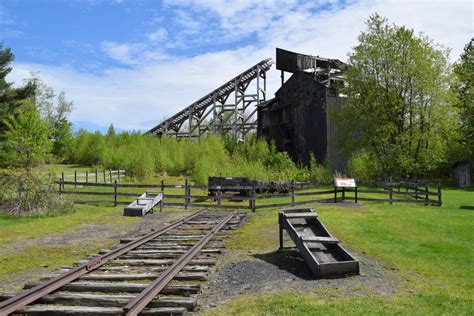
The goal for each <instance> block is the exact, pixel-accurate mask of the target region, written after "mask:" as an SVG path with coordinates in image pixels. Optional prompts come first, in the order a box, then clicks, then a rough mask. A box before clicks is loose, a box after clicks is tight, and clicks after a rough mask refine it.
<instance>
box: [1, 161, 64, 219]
mask: <svg viewBox="0 0 474 316" xmlns="http://www.w3.org/2000/svg"><path fill="white" fill-rule="evenodd" d="M0 187H1V188H2V190H0V212H6V213H8V214H9V215H11V216H15V217H18V216H55V215H59V214H64V213H68V212H71V211H72V210H73V205H72V203H71V202H69V201H67V200H66V199H65V198H63V197H62V196H60V195H59V194H58V193H57V187H56V185H55V183H54V181H53V179H51V178H50V177H49V176H48V175H46V174H44V173H42V172H38V171H36V170H28V169H23V168H13V169H12V168H10V169H5V170H2V171H1V174H0Z"/></svg>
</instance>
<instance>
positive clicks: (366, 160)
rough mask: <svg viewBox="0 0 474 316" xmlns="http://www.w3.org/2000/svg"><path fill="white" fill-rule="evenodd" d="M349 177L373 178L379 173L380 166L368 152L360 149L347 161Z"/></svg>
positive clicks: (358, 178)
mask: <svg viewBox="0 0 474 316" xmlns="http://www.w3.org/2000/svg"><path fill="white" fill-rule="evenodd" d="M347 172H348V174H349V176H350V177H352V178H354V179H356V180H359V181H371V180H374V179H375V177H376V176H377V175H379V174H380V173H381V168H380V166H379V164H378V163H377V160H376V159H374V157H373V155H372V154H370V153H369V152H367V151H365V150H362V151H358V152H356V153H355V154H353V155H352V156H351V157H350V159H349V161H348V163H347Z"/></svg>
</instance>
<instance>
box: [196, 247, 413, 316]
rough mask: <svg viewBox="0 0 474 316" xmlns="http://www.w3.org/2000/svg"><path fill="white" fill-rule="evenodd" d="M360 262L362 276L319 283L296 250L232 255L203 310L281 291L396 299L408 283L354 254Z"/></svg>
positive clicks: (208, 291) (208, 293)
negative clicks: (334, 292)
mask: <svg viewBox="0 0 474 316" xmlns="http://www.w3.org/2000/svg"><path fill="white" fill-rule="evenodd" d="M351 253H353V254H354V255H355V256H356V257H357V258H358V260H359V263H360V275H352V276H341V277H338V278H333V279H315V277H314V275H313V274H312V272H311V270H310V269H309V268H308V266H307V265H306V263H305V262H304V260H303V258H302V257H301V256H300V254H299V252H298V251H297V250H296V249H293V248H291V249H289V248H286V249H284V250H282V251H275V252H271V253H265V254H249V253H243V252H229V253H228V255H227V257H226V259H225V261H222V262H221V263H220V265H219V267H218V268H217V270H218V272H217V273H215V274H214V276H213V277H212V279H211V280H210V281H209V282H208V283H207V284H206V287H205V288H204V289H203V295H202V296H201V297H200V300H199V304H200V310H201V311H204V310H206V309H208V308H214V307H217V306H220V305H223V304H225V302H226V301H229V300H232V298H234V297H236V296H238V295H243V294H257V293H261V294H263V293H269V292H278V291H282V290H284V291H291V290H296V291H301V292H303V293H311V292H316V291H318V290H321V289H326V288H327V289H331V290H338V291H340V292H342V295H344V296H382V297H392V296H393V295H394V293H395V292H396V291H397V290H398V289H400V288H401V287H402V286H403V285H404V284H405V283H406V282H405V281H404V279H403V278H402V277H400V276H399V275H398V273H397V272H396V271H394V270H392V269H390V268H386V267H384V266H383V265H381V264H380V263H379V262H378V261H377V260H375V259H373V258H370V257H368V256H366V255H364V254H361V253H356V252H353V251H352V252H351Z"/></svg>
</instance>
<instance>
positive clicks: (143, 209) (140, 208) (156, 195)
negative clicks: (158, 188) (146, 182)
mask: <svg viewBox="0 0 474 316" xmlns="http://www.w3.org/2000/svg"><path fill="white" fill-rule="evenodd" d="M158 204H159V205H160V211H161V209H162V207H163V192H149V191H147V192H145V193H143V194H142V195H140V196H139V197H138V198H136V199H135V200H134V201H133V202H132V203H130V204H129V205H128V206H126V207H124V209H123V215H124V216H145V215H146V214H147V213H149V212H153V208H154V207H156V206H157V205H158Z"/></svg>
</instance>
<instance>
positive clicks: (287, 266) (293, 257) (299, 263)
mask: <svg viewBox="0 0 474 316" xmlns="http://www.w3.org/2000/svg"><path fill="white" fill-rule="evenodd" d="M253 256H254V257H255V258H257V259H260V260H263V261H265V262H267V263H270V264H272V265H274V266H276V267H278V268H279V269H280V270H285V271H288V272H289V273H291V274H293V275H295V276H297V277H298V278H301V279H304V280H314V279H316V277H315V276H314V274H313V272H311V270H310V269H309V268H308V266H307V265H306V262H304V260H303V258H302V257H301V255H300V254H299V252H298V250H296V249H294V248H284V249H283V250H280V251H275V252H269V253H264V254H255V255H253Z"/></svg>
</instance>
